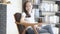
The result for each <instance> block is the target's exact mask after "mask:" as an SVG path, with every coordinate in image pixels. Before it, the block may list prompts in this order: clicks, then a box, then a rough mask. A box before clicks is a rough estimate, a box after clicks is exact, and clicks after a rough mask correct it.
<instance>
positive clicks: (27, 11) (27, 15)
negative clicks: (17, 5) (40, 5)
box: [20, 1, 36, 34]
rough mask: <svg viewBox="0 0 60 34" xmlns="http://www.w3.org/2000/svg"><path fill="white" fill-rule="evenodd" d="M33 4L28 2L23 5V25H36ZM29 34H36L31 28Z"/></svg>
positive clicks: (28, 30)
mask: <svg viewBox="0 0 60 34" xmlns="http://www.w3.org/2000/svg"><path fill="white" fill-rule="evenodd" d="M32 7H33V6H32V3H31V2H30V1H26V2H25V3H24V5H23V9H24V11H23V13H22V18H21V21H20V22H21V23H36V22H35V19H34V12H33V11H32ZM26 30H27V32H28V34H34V31H33V29H32V27H31V26H29V27H28V28H27V29H26Z"/></svg>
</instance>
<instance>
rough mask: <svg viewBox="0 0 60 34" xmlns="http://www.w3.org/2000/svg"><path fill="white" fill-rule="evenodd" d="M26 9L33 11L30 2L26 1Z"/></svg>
mask: <svg viewBox="0 0 60 34" xmlns="http://www.w3.org/2000/svg"><path fill="white" fill-rule="evenodd" d="M25 9H26V11H28V12H29V11H31V10H32V4H31V3H30V2H27V3H26V7H25Z"/></svg>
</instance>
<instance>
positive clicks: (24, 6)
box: [23, 1, 31, 17]
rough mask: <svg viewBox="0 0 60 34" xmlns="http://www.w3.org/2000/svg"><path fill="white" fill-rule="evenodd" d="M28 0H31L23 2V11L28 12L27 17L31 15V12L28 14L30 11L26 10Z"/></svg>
mask: <svg viewBox="0 0 60 34" xmlns="http://www.w3.org/2000/svg"><path fill="white" fill-rule="evenodd" d="M28 2H30V1H26V2H25V3H24V4H23V10H24V11H23V12H25V13H26V17H31V16H30V14H28V12H27V10H26V4H27V3H28Z"/></svg>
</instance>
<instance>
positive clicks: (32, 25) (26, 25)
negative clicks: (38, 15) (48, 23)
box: [16, 22, 39, 34]
mask: <svg viewBox="0 0 60 34" xmlns="http://www.w3.org/2000/svg"><path fill="white" fill-rule="evenodd" d="M16 24H22V25H24V26H25V29H24V31H23V33H22V34H25V31H26V28H27V27H28V26H31V27H32V28H33V30H34V32H35V34H38V32H37V30H36V29H35V28H34V25H38V24H39V23H35V24H31V23H18V22H16Z"/></svg>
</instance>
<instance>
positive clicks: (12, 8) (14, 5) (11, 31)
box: [6, 0, 22, 34]
mask: <svg viewBox="0 0 60 34" xmlns="http://www.w3.org/2000/svg"><path fill="white" fill-rule="evenodd" d="M8 1H10V2H11V4H8V5H7V28H6V30H7V32H6V34H18V30H17V26H16V24H15V21H14V14H15V13H16V12H21V11H22V0H8Z"/></svg>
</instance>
